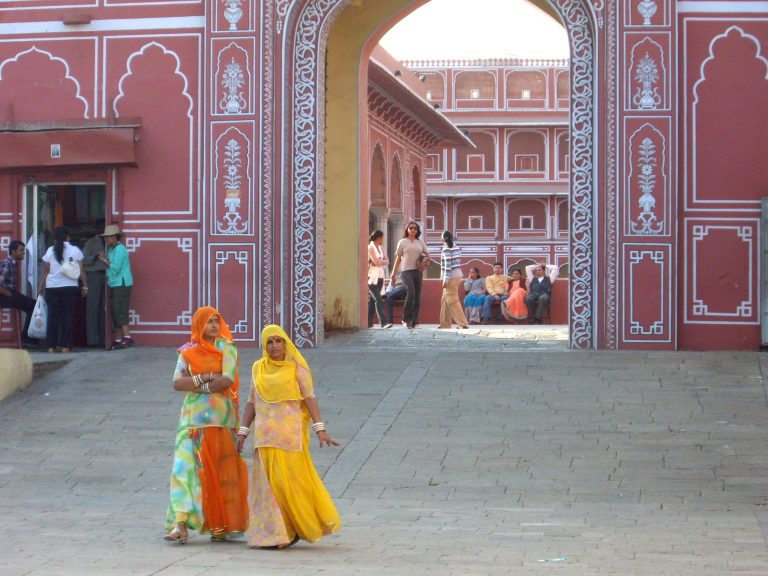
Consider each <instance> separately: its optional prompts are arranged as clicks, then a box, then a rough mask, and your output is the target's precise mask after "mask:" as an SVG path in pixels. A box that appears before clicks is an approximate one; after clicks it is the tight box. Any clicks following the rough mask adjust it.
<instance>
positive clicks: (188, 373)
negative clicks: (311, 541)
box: [165, 306, 248, 544]
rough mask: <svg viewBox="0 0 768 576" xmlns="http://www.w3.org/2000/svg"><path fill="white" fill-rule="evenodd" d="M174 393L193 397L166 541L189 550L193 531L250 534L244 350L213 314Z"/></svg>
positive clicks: (199, 324)
mask: <svg viewBox="0 0 768 576" xmlns="http://www.w3.org/2000/svg"><path fill="white" fill-rule="evenodd" d="M173 387H174V389H175V390H177V391H179V392H185V393H186V394H185V396H184V402H183V403H182V406H181V416H180V417H179V425H178V428H177V433H176V450H175V452H174V459H173V470H172V472H171V503H170V506H169V507H168V514H167V516H166V529H167V530H168V533H167V534H166V536H165V539H166V540H168V541H169V542H177V543H179V544H184V543H186V541H187V538H188V537H189V533H188V529H189V528H192V529H195V530H199V531H200V533H203V534H204V533H206V532H210V533H211V540H212V541H214V542H221V541H224V540H226V538H227V536H230V535H236V534H239V533H243V532H245V529H246V528H247V527H248V501H247V493H248V467H247V465H246V463H245V460H243V458H242V456H240V450H239V449H238V446H237V436H236V431H237V429H238V421H237V415H238V399H239V396H238V388H239V379H238V375H237V348H235V345H234V343H233V342H232V334H231V333H230V331H229V327H228V326H227V323H226V322H225V321H224V318H222V317H221V314H219V312H218V311H217V310H216V309H215V308H211V307H210V306H204V307H202V308H200V309H198V310H197V311H196V312H195V314H194V316H193V317H192V339H191V341H190V342H188V343H187V344H185V345H184V346H182V347H181V348H179V357H178V361H177V363H176V370H175V372H174V375H173Z"/></svg>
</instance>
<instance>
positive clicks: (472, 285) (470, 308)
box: [464, 268, 488, 324]
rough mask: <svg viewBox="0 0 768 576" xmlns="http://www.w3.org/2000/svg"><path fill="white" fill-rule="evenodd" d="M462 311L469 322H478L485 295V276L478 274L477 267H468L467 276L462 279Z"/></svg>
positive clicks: (486, 293)
mask: <svg viewBox="0 0 768 576" xmlns="http://www.w3.org/2000/svg"><path fill="white" fill-rule="evenodd" d="M464 292H465V293H466V296H465V297H464V313H465V315H466V316H467V317H468V318H469V323H470V324H480V312H482V310H483V304H484V303H485V297H486V296H487V295H488V292H486V291H485V278H483V277H482V276H480V269H479V268H470V269H469V278H467V279H466V280H464Z"/></svg>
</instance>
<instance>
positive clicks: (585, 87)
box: [276, 0, 602, 348]
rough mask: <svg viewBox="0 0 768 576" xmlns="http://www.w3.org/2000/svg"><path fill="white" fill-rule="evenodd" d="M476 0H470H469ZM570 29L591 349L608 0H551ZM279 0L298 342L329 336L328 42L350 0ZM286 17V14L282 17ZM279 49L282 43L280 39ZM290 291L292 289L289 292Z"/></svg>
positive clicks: (576, 293) (574, 233) (576, 214)
mask: <svg viewBox="0 0 768 576" xmlns="http://www.w3.org/2000/svg"><path fill="white" fill-rule="evenodd" d="M467 1H468V2H469V0H467ZM548 2H549V4H550V5H551V6H552V8H553V9H554V10H555V11H556V12H557V13H558V14H559V16H560V18H561V20H562V22H563V23H564V25H565V28H566V30H567V32H568V37H569V42H570V46H571V95H570V104H571V121H570V129H571V196H570V204H571V234H570V242H571V279H570V282H571V302H570V319H569V322H570V342H571V347H573V348H592V347H594V346H595V345H596V334H595V326H594V323H595V311H594V307H595V286H594V281H593V280H594V272H593V268H594V263H595V262H594V247H593V244H594V241H595V232H594V221H593V219H594V216H593V212H594V200H593V196H594V194H595V149H594V148H595V105H596V104H595V94H596V92H595V86H596V79H595V59H596V54H595V44H596V42H595V32H594V29H595V26H594V25H595V24H598V25H602V1H601V0H598V1H597V2H595V1H594V0H593V2H589V1H588V0H548ZM287 4H288V3H287V2H285V0H279V2H278V13H277V16H278V20H279V22H280V26H279V27H278V34H279V35H281V40H282V42H283V45H282V47H280V48H279V49H282V52H283V54H285V55H287V57H288V58H290V60H291V62H290V63H289V64H290V65H288V63H284V66H285V68H284V70H285V71H286V73H285V75H284V77H283V79H282V82H283V86H282V88H283V90H282V93H283V94H284V95H285V99H286V106H287V107H288V109H287V110H286V111H285V113H284V114H285V115H284V122H283V125H282V145H283V147H284V151H285V155H286V158H287V159H286V161H285V165H284V166H285V172H286V178H284V179H283V182H282V190H281V197H282V200H283V206H284V213H285V212H287V211H290V215H289V216H288V218H287V219H286V220H284V221H283V237H284V240H283V245H284V247H285V248H286V251H285V253H286V254H290V259H291V260H290V262H285V263H286V264H290V266H286V268H290V271H286V273H287V274H289V275H290V276H289V278H287V279H286V281H285V282H284V283H283V284H284V286H290V288H286V289H284V292H283V295H282V297H283V305H282V310H281V312H282V314H283V320H284V323H285V324H286V325H287V326H286V327H287V328H288V331H289V333H291V336H292V338H293V339H294V341H295V342H296V344H297V345H298V346H304V347H306V346H315V345H317V344H319V343H321V342H322V339H323V310H322V309H321V306H322V302H323V289H324V288H323V285H324V283H323V278H322V274H323V270H322V262H319V261H318V255H319V254H320V250H321V248H320V247H321V246H322V245H323V236H322V234H323V205H324V194H325V189H324V186H325V182H324V174H323V164H324V158H323V155H324V149H323V142H324V141H325V137H324V132H325V122H324V118H325V92H326V86H325V84H326V76H325V51H326V44H327V40H328V33H329V31H330V28H331V26H332V24H333V22H334V20H335V19H336V17H337V16H338V15H339V13H340V12H341V10H342V9H344V7H345V6H346V5H347V4H349V0H296V2H294V3H293V4H292V5H290V6H287ZM283 16H284V17H285V20H284V21H283V20H282V17H283ZM276 48H278V47H276ZM289 291H290V293H289Z"/></svg>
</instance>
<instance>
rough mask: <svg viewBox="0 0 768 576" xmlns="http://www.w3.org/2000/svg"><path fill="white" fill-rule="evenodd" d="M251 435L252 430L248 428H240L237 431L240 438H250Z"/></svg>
mask: <svg viewBox="0 0 768 576" xmlns="http://www.w3.org/2000/svg"><path fill="white" fill-rule="evenodd" d="M250 433H251V429H250V428H249V427H248V426H240V429H239V430H238V431H237V435H238V436H245V437H246V438H248V434H250Z"/></svg>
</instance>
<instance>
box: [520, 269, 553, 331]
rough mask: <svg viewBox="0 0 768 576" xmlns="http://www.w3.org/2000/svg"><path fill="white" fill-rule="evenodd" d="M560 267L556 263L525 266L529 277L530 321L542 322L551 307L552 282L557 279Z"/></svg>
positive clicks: (526, 298)
mask: <svg viewBox="0 0 768 576" xmlns="http://www.w3.org/2000/svg"><path fill="white" fill-rule="evenodd" d="M558 273H559V269H558V268H557V266H555V265H554V264H530V265H528V266H526V267H525V274H526V276H527V277H528V295H527V296H526V297H525V304H526V306H528V323H529V324H541V319H542V317H543V316H544V312H546V311H547V309H548V308H549V301H550V298H551V296H552V284H554V283H555V280H557V275H558Z"/></svg>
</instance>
